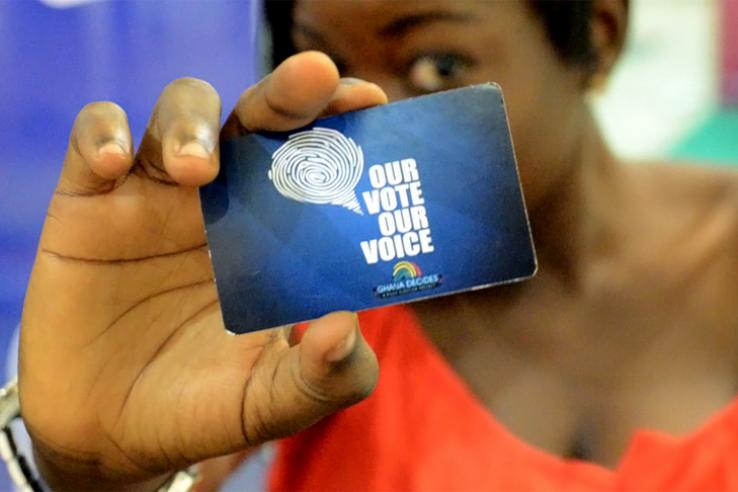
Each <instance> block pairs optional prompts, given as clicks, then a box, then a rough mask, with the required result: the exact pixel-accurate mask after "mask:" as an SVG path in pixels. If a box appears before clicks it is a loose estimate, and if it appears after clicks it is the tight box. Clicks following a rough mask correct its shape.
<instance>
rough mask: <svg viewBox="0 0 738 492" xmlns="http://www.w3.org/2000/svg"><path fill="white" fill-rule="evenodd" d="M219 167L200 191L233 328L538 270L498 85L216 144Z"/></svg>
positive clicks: (370, 304)
mask: <svg viewBox="0 0 738 492" xmlns="http://www.w3.org/2000/svg"><path fill="white" fill-rule="evenodd" d="M221 163H222V168H221V171H220V174H219V175H218V177H217V178H216V180H215V181H214V182H213V183H211V184H210V185H208V186H206V187H204V188H202V189H201V191H200V195H201V200H202V207H203V212H204V216H205V224H206V229H207V236H208V242H209V244H210V250H211V255H212V262H213V267H214V269H215V278H216V284H217V288H218V294H219V296H220V303H221V309H222V311H223V319H224V321H225V326H226V328H227V329H228V330H229V331H232V332H234V333H245V332H250V331H254V330H259V329H264V328H271V327H275V326H281V325H286V324H291V323H296V322H301V321H306V320H311V319H315V318H318V317H320V316H322V315H324V314H326V313H329V312H331V311H337V310H351V311H359V310H363V309H370V308H374V307H378V306H386V305H389V304H397V303H406V302H410V301H416V300H419V299H425V298H428V297H434V296H441V295H448V294H453V293H458V292H463V291H467V290H470V289H479V288H483V287H488V286H491V285H494V284H499V283H503V282H512V281H515V280H521V279H525V278H527V277H530V276H532V275H533V274H534V272H535V270H536V259H535V253H534V250H533V244H532V241H531V235H530V228H529V225H528V218H527V215H526V211H525V204H524V202H523V196H522V193H521V190H520V181H519V178H518V172H517V167H516V164H515V157H514V154H513V149H512V144H511V141H510V133H509V130H508V125H507V117H506V114H505V109H504V105H503V100H502V94H501V93H500V89H499V87H498V86H496V85H491V84H486V85H479V86H473V87H468V88H464V89H457V90H452V91H447V92H442V93H437V94H433V95H429V96H423V97H418V98H414V99H407V100H404V101H400V102H397V103H393V104H388V105H385V106H379V107H375V108H370V109H366V110H362V111H356V112H352V113H346V114H342V115H339V116H332V117H329V118H325V119H322V120H318V121H315V122H313V123H312V124H310V125H308V126H306V127H304V128H301V129H299V130H295V131H292V132H286V133H259V134H253V135H248V136H245V137H241V138H238V139H234V140H230V141H226V142H222V143H221Z"/></svg>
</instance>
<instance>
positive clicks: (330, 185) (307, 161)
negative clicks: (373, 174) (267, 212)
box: [269, 128, 364, 215]
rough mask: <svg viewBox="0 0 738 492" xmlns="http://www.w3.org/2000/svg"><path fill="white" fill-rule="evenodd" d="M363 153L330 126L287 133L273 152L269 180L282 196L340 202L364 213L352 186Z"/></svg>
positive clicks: (326, 202) (357, 175) (362, 165)
mask: <svg viewBox="0 0 738 492" xmlns="http://www.w3.org/2000/svg"><path fill="white" fill-rule="evenodd" d="M363 169H364V154H363V153H362V151H361V147H359V146H358V145H356V144H355V143H354V141H353V140H351V139H350V138H348V137H346V136H344V135H343V134H341V133H340V132H337V131H336V130H331V129H330V128H313V129H312V130H307V131H304V132H300V133H295V134H294V135H290V138H289V139H288V140H287V141H286V142H285V143H284V144H282V146H281V147H279V148H278V149H277V150H276V152H274V154H273V155H272V169H271V170H270V171H269V179H271V180H272V183H274V187H275V188H276V189H277V191H278V192H279V193H280V194H281V195H282V196H284V197H286V198H289V199H291V200H296V201H298V202H304V203H316V204H331V205H340V206H342V207H346V208H347V209H349V210H351V211H353V212H356V213H357V214H360V215H364V212H362V210H361V205H359V200H358V199H357V198H356V194H355V193H354V188H355V187H356V185H357V184H358V183H359V180H360V179H361V173H362V171H363Z"/></svg>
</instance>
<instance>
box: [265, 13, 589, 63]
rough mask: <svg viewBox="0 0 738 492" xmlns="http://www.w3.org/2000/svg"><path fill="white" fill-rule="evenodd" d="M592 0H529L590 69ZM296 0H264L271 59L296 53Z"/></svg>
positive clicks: (565, 51) (566, 57) (554, 38)
mask: <svg viewBox="0 0 738 492" xmlns="http://www.w3.org/2000/svg"><path fill="white" fill-rule="evenodd" d="M592 3H593V0H570V1H556V0H528V6H529V7H530V9H531V11H532V12H533V13H534V14H535V16H536V17H537V18H539V19H540V20H541V22H542V24H543V27H544V28H545V29H546V33H547V35H548V38H549V40H550V41H551V44H552V45H553V47H554V49H555V50H556V52H557V53H558V54H559V56H560V57H561V59H562V60H563V61H564V62H566V63H569V64H571V65H575V66H581V67H583V68H584V69H585V70H587V71H594V69H595V68H596V63H597V60H596V55H595V53H594V49H593V47H592V40H591V36H590V34H591V33H590V17H591V15H592ZM294 5H295V2H294V0H265V1H264V8H265V15H266V20H267V22H268V23H269V26H270V29H271V42H272V50H271V55H272V63H273V64H274V65H277V64H278V63H279V62H281V61H282V60H284V59H285V58H287V57H288V56H290V55H292V54H294V53H295V48H294V46H293V45H292V37H291V36H290V31H291V30H292V10H293V8H294Z"/></svg>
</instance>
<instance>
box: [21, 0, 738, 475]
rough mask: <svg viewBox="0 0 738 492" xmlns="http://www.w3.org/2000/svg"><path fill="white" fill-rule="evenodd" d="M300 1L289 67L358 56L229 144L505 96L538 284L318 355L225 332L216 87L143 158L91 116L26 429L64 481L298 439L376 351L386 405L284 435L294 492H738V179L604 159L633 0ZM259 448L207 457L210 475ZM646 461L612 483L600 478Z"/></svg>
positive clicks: (280, 101)
mask: <svg viewBox="0 0 738 492" xmlns="http://www.w3.org/2000/svg"><path fill="white" fill-rule="evenodd" d="M291 7H292V6H291V5H288V4H286V3H281V4H278V7H276V9H277V10H276V11H273V12H272V14H271V15H270V18H271V20H272V21H273V25H274V28H275V41H279V43H275V51H276V52H277V56H278V57H279V56H280V53H283V54H286V52H287V51H289V50H290V46H289V45H286V46H285V45H283V44H282V42H283V41H285V40H286V39H288V37H287V36H286V33H287V32H289V35H290V36H289V39H291V41H293V42H294V47H295V48H296V49H297V50H298V51H303V50H320V51H323V52H326V53H328V54H330V55H331V57H332V59H333V61H331V60H330V59H328V58H327V57H325V55H322V54H320V53H316V52H315V51H308V52H306V53H303V54H300V55H296V56H294V57H291V58H289V59H287V60H286V61H285V62H284V63H283V64H281V65H280V66H279V67H278V68H277V69H276V70H275V71H274V72H273V73H272V74H271V75H270V76H268V77H267V78H265V79H264V80H263V81H262V82H261V83H259V84H258V85H256V86H254V87H252V88H250V89H248V90H247V91H246V92H245V93H244V95H243V96H242V97H241V99H240V100H239V103H238V105H237V107H236V109H235V110H234V112H233V113H232V115H231V117H230V118H229V120H228V122H227V123H226V125H225V128H224V129H223V135H224V136H225V137H230V136H234V135H238V134H242V133H244V132H248V131H254V130H261V129H266V130H289V129H293V128H298V127H300V126H302V125H304V124H307V123H308V122H310V121H312V120H313V119H315V118H316V117H319V116H321V115H325V114H331V113H336V112H343V111H349V110H354V109H359V108H363V107H369V106H373V105H377V104H382V103H384V102H386V101H387V99H390V100H393V99H399V98H402V97H407V96H411V95H415V94H420V93H424V92H429V91H435V90H439V89H443V88H447V87H452V86H456V85H465V84H470V83H475V82H483V81H488V80H494V81H496V82H498V83H500V84H501V86H502V88H503V91H504V93H505V97H506V101H507V105H508V108H509V113H510V122H511V131H512V134H513V137H514V140H515V144H516V153H517V157H518V162H519V166H520V172H521V178H522V182H523V188H524V191H525V195H526V203H527V206H528V209H529V213H530V215H531V221H532V227H533V233H534V238H535V242H536V246H537V251H538V255H539V263H540V269H539V275H538V276H537V278H535V279H534V280H532V281H530V282H526V283H524V284H520V285H515V286H510V287H505V288H496V289H490V290H486V291H482V292H477V293H474V294H467V295H460V296H455V297H451V298H446V299H443V300H434V301H430V302H425V303H422V304H417V305H413V306H412V307H404V308H391V309H385V310H377V311H373V312H369V313H365V314H362V315H361V316H360V317H359V321H360V323H361V325H362V330H363V334H364V335H363V336H362V335H361V332H359V331H358V330H357V320H356V317H354V316H352V315H350V314H348V313H336V314H331V315H328V316H326V317H324V318H322V319H320V320H318V321H316V322H314V323H313V324H312V326H311V327H310V328H308V330H307V331H306V332H305V334H304V336H302V338H301V340H299V343H297V341H298V339H300V337H299V336H297V333H295V334H294V336H292V337H289V338H288V334H287V333H286V332H284V331H281V330H277V331H271V332H261V333H256V334H251V335H245V336H240V337H235V338H234V337H230V336H227V335H226V334H225V332H224V331H223V330H222V322H221V320H220V315H219V312H218V302H217V296H216V293H215V289H214V286H213V283H212V273H211V270H210V266H209V259H208V256H207V246H206V243H205V238H204V235H203V232H202V231H203V226H202V219H201V215H200V211H199V207H198V198H197V192H196V187H197V186H200V185H203V184H205V183H207V182H209V181H211V180H212V179H213V177H214V176H215V175H216V174H217V171H218V146H217V141H216V140H217V138H216V135H217V134H218V120H219V112H220V104H219V100H218V97H217V94H215V92H214V91H213V89H212V88H211V87H209V86H208V85H207V84H205V83H203V82H201V81H196V80H191V79H186V80H180V81H177V82H174V83H173V84H171V85H170V86H168V87H167V88H166V89H165V90H164V92H163V93H162V96H161V97H160V99H159V101H158V103H157V106H156V108H155V109H154V111H153V116H152V119H151V122H150V124H149V127H148V131H147V133H146V136H145V137H144V139H143V141H142V143H141V145H140V146H139V149H138V151H137V153H135V154H134V152H133V147H132V142H131V137H130V133H129V131H128V129H127V124H126V120H125V114H124V113H123V111H122V109H121V108H118V107H116V106H114V105H111V104H110V103H96V104H93V105H91V106H88V107H87V108H85V109H84V110H83V111H82V112H81V113H80V115H79V117H78V118H77V121H76V122H75V127H74V129H73V130H72V136H71V139H70V148H69V152H68V154H67V157H66V160H65V163H64V168H63V170H62V175H61V178H60V181H59V186H58V188H57V191H56V193H55V195H54V198H53V200H52V203H51V206H50V209H49V214H48V218H47V221H46V224H45V226H44V231H43V234H42V238H41V244H40V248H39V254H38V257H37V260H36V264H35V267H34V272H33V275H32V278H31V282H30V286H29V291H28V295H27V298H26V305H25V309H24V315H23V324H22V340H21V361H20V362H21V372H20V390H21V403H22V412H23V416H24V420H25V422H26V424H27V426H28V428H29V431H30V434H31V436H32V438H33V443H34V449H35V455H36V457H37V461H38V463H39V467H40V470H41V472H42V473H43V476H44V478H45V479H46V480H47V481H48V483H49V484H50V485H51V486H52V487H56V488H60V489H82V488H85V487H86V488H93V489H106V490H149V489H152V488H155V487H156V486H158V485H159V484H161V483H163V482H164V481H166V479H167V477H169V476H170V475H171V474H172V473H173V472H174V471H175V470H177V469H179V468H182V467H185V466H187V465H189V464H192V463H196V462H199V461H202V460H204V459H206V458H211V457H215V456H223V455H226V454H229V453H234V452H239V451H243V450H245V449H246V450H248V449H252V448H253V447H254V446H255V445H257V444H258V443H261V442H264V441H266V440H269V439H272V438H275V437H278V436H283V435H288V434H293V433H295V432H297V431H298V430H300V429H304V428H305V427H307V426H309V425H310V424H313V423H314V422H316V421H317V420H319V419H321V418H322V417H324V416H326V415H328V414H331V413H333V412H334V411H336V410H337V409H339V408H342V407H344V406H346V405H349V404H351V403H354V402H356V401H358V400H360V399H362V398H363V397H365V396H366V395H367V394H368V393H369V392H370V391H371V389H372V388H373V386H374V385H375V382H376V378H377V376H376V361H375V358H374V354H373V353H372V350H371V349H370V348H369V346H370V345H371V346H372V348H373V349H374V350H376V352H377V357H378V358H379V361H380V367H382V375H381V377H380V378H379V383H378V385H377V389H376V391H375V392H374V394H373V395H372V396H371V397H369V398H368V399H367V400H366V401H365V402H363V403H361V404H359V405H357V406H355V407H352V408H350V409H348V410H346V411H344V412H341V413H340V414H338V415H337V416H336V417H332V418H329V419H326V420H323V421H322V422H321V423H320V424H318V425H317V426H314V427H312V428H311V429H309V430H308V431H306V432H304V433H302V434H298V435H297V436H295V437H292V438H290V439H288V440H286V441H285V442H284V443H283V444H282V445H281V447H280V449H279V451H278V454H277V457H276V461H275V464H274V469H273V474H272V477H271V482H270V483H271V486H272V487H273V488H285V489H300V488H304V489H320V490H323V489H331V488H334V489H384V490H388V489H426V488H458V489H511V488H516V489H530V490H534V489H547V490H556V489H567V490H569V489H603V490H607V489H615V488H618V487H619V488H624V487H625V488H628V487H630V488H638V489H644V488H672V489H673V488H678V487H692V488H708V487H709V488H719V487H723V488H729V487H730V484H736V483H738V477H737V476H736V471H735V470H738V466H732V468H731V463H733V464H734V463H735V462H736V460H737V459H738V458H737V456H738V441H736V437H735V434H738V433H736V432H735V429H736V428H738V408H737V407H736V404H733V405H731V406H728V407H726V405H728V404H729V403H730V402H731V400H732V399H733V396H734V390H735V385H736V381H737V379H738V371H736V369H738V353H737V352H736V349H738V340H736V337H737V336H738V330H736V329H735V328H736V325H737V324H738V306H737V305H736V303H735V302H734V301H733V299H732V298H731V293H732V292H734V291H735V288H736V284H737V283H738V276H737V275H736V273H735V272H736V271H738V268H736V267H737V266H738V248H736V246H738V244H737V243H738V179H736V176H735V175H734V174H730V173H727V172H722V173H720V172H716V171H707V170H703V169H691V168H677V167H665V166H658V165H653V166H639V167H629V166H625V165H623V164H621V163H620V162H619V161H618V160H617V159H615V158H614V157H613V156H612V154H611V153H610V152H609V150H608V148H607V146H606V144H605V143H604V142H603V141H602V139H601V137H600V135H599V131H598V130H597V128H596V125H595V124H594V122H593V120H592V117H591V114H590V111H589V109H588V107H587V105H586V103H585V100H584V99H585V95H586V92H587V91H588V90H589V89H590V87H591V86H592V85H593V84H596V83H597V81H598V80H601V79H602V78H604V77H606V76H607V74H608V73H609V71H610V70H611V68H612V66H613V64H614V63H615V60H616V59H617V57H618V54H619V52H620V49H621V47H622V44H623V38H624V34H625V27H626V24H627V4H626V3H625V2H623V1H606V0H592V1H587V2H578V3H566V4H556V5H554V6H552V5H551V4H548V3H546V2H459V1H450V0H445V1H441V0H439V1H423V2H392V1H387V2H385V1H381V2H344V1H322V2H315V1H309V0H298V1H297V2H296V3H295V4H294V9H292V8H291ZM280 10H281V12H280ZM561 12H566V13H564V14H562V13H561ZM280 14H281V15H282V17H281V18H280ZM285 16H286V17H285ZM559 16H560V18H557V17H559ZM566 18H568V19H569V21H570V24H569V25H568V26H566V27H564V28H561V25H559V24H557V21H561V20H562V19H566ZM285 21H287V22H285ZM284 29H289V31H285V30H284ZM288 44H289V43H288ZM334 63H335V64H334ZM336 65H338V66H336ZM339 73H340V75H350V76H353V77H361V78H363V79H366V80H368V81H370V82H365V81H362V80H358V79H339ZM380 87H381V88H380ZM364 337H366V340H365V339H364ZM367 341H369V344H367ZM441 355H442V356H443V357H441ZM57 402H59V403H57ZM721 408H724V410H723V412H722V413H720V414H717V415H716V413H717V412H719V411H720V409H721ZM493 415H494V417H493ZM708 420H710V422H709V424H707V425H706V426H703V428H702V429H701V430H699V431H697V432H696V433H695V434H694V435H693V436H692V437H691V438H689V439H686V440H684V441H677V440H675V439H666V438H663V439H655V438H652V439H651V440H650V441H644V439H643V438H640V439H639V440H636V441H634V443H633V444H632V445H631V448H630V450H629V451H626V448H628V446H629V444H628V443H629V441H630V438H631V435H632V434H633V432H634V431H636V430H637V429H639V428H644V427H645V428H650V429H657V430H661V431H664V432H666V433H669V434H675V435H676V434H683V433H687V432H692V431H694V430H695V429H696V428H697V427H699V426H700V425H703V424H704V423H705V422H706V421H708ZM728 429H732V432H733V434H732V435H731V434H730V433H729V432H727V433H726V432H725V431H726V430H728ZM516 436H517V437H516ZM525 442H527V443H528V444H525ZM624 453H625V454H624ZM242 454H243V453H242ZM572 456H573V457H580V458H584V459H586V460H588V461H591V462H593V463H591V464H588V463H584V462H577V461H567V460H565V459H564V458H566V457H572ZM623 456H624V458H622V457H623ZM240 457H241V456H240V455H235V457H231V458H228V459H225V460H222V461H219V462H211V463H209V464H207V465H206V466H204V467H203V470H204V474H205V478H206V480H208V482H206V484H205V485H206V486H207V487H210V486H212V484H215V483H218V482H219V481H220V480H221V479H222V476H219V475H223V472H224V470H225V471H228V470H229V469H230V468H231V467H232V466H231V465H232V464H234V463H237V462H238V460H239V459H240ZM698 457H699V459H697V458H698ZM621 458H622V460H623V461H621V464H620V466H619V467H618V468H617V469H616V470H615V471H610V470H608V469H607V468H605V467H604V466H599V465H597V464H595V463H599V464H601V465H605V466H613V465H615V464H616V463H617V462H618V461H619V460H621ZM646 465H647V466H646ZM689 480H691V481H689Z"/></svg>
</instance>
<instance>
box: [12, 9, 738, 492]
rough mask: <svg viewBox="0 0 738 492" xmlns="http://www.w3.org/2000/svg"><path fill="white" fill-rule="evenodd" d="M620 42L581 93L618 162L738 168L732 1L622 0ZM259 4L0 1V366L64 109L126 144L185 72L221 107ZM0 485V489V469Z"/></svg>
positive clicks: (64, 124)
mask: <svg viewBox="0 0 738 492" xmlns="http://www.w3.org/2000/svg"><path fill="white" fill-rule="evenodd" d="M631 5H632V15H631V25H630V37H629V41H628V45H627V48H626V52H625V55H624V57H623V58H622V60H621V62H620V65H619V66H618V68H617V70H616V71H615V73H614V74H613V76H612V77H611V79H610V81H609V83H608V85H607V86H606V87H605V89H604V90H603V91H602V92H601V93H598V94H593V95H592V104H593V107H594V108H595V112H596V114H597V117H598V119H599V120H600V122H601V124H602V126H603V128H604V131H605V134H606V136H607V138H608V139H609V141H610V143H611V144H612V146H613V147H614V149H615V150H616V151H617V152H618V153H619V154H620V155H622V156H624V157H627V158H631V159H658V158H676V159H684V160H690V161H699V162H700V163H703V164H702V165H735V166H738V0H632V1H631ZM259 9H260V6H259V2H258V0H210V1H205V0H202V1H195V0H158V1H152V0H125V1H123V0H119V1H111V0H94V1H90V0H44V1H41V0H0V115H1V116H2V118H1V119H0V275H1V276H2V282H0V360H3V359H4V356H5V354H6V352H7V345H8V343H9V341H10V338H11V336H12V334H13V332H14V330H15V328H16V326H17V324H18V322H19V319H20V314H21V308H22V302H23V294H24V291H25V286H26V282H27V281H28V276H29V274H30V271H31V266H32V263H33V257H34V253H35V248H36V243H37V241H38V236H39V233H40V231H41V226H42V222H43V218H44V214H45V210H46V207H47V204H48V200H49V197H50V196H51V193H52V190H53V187H54V184H55V181H56V178H57V175H58V172H59V168H60V165H61V162H62V159H63V156H64V151H65V147H66V143H67V136H68V132H69V129H70V128H71V125H72V122H73V119H74V116H75V114H76V113H77V112H78V111H79V109H80V108H81V107H82V106H83V105H84V104H85V103H87V102H89V101H94V100H113V101H116V102H117V103H119V104H120V105H121V106H123V107H124V108H125V109H126V110H127V112H128V116H129V119H130V122H131V126H132V129H133V134H134V138H135V139H136V140H138V139H139V138H140V136H141V134H142V132H143V128H144V127H145V124H146V120H147V118H148V115H149V111H150V109H151V107H152V106H153V104H154V102H155V100H156V97H157V95H158V93H159V91H160V90H161V88H162V87H163V86H164V85H165V84H166V83H168V82H169V81H171V80H173V79H175V78H178V77H182V76H194V77H198V78H202V79H205V80H208V81H209V82H210V83H212V84H213V85H214V86H215V88H216V89H217V90H218V91H219V92H220V94H221V97H222V99H223V107H224V112H226V114H227V111H228V109H227V108H230V107H231V106H232V105H233V103H234V102H235V100H236V98H237V97H238V95H239V94H240V92H241V91H242V90H243V89H244V88H245V87H247V86H248V85H249V84H250V83H252V82H253V81H254V80H255V79H256V78H257V76H258V74H259V73H260V71H261V68H260V67H261V61H260V60H261V58H260V56H259V55H258V53H259V49H258V44H259V43H258V39H259V37H258V32H257V31H258V29H257V27H258V25H259V21H258V18H259V15H258V14H259ZM0 490H10V484H9V482H8V480H7V477H6V476H5V471H4V469H3V470H2V471H0Z"/></svg>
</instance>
